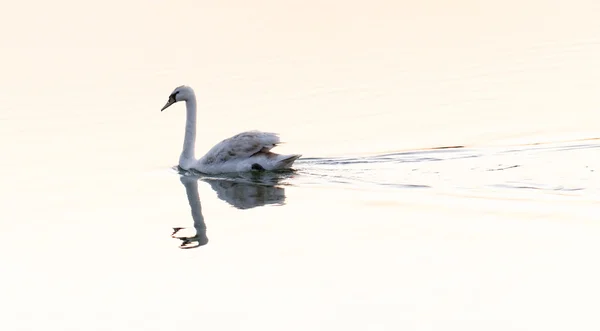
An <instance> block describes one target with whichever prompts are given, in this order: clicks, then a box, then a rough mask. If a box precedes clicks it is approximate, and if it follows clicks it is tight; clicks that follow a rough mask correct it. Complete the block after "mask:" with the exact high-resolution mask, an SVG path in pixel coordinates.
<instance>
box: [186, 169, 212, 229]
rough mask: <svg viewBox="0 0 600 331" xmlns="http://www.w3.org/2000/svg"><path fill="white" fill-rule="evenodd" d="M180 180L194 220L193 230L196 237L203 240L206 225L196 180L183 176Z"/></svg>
mask: <svg viewBox="0 0 600 331" xmlns="http://www.w3.org/2000/svg"><path fill="white" fill-rule="evenodd" d="M180 180H181V183H183V185H184V186H185V193H186V195H187V198H188V203H189V204H190V209H191V212H192V219H193V220H194V228H195V229H196V232H197V233H196V236H198V237H203V238H205V237H206V223H204V216H203V215H202V205H201V204H200V195H199V194H198V179H196V178H189V177H185V176H183V177H181V178H180ZM207 240H208V239H207Z"/></svg>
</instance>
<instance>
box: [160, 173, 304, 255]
mask: <svg viewBox="0 0 600 331" xmlns="http://www.w3.org/2000/svg"><path fill="white" fill-rule="evenodd" d="M178 172H179V174H180V178H179V180H180V181H181V183H182V184H183V186H184V187H185V192H186V195H187V199H188V203H189V205H190V209H191V214H192V219H193V221H194V229H195V231H196V234H195V235H194V236H189V237H188V236H178V235H177V233H178V232H179V231H181V230H183V229H185V228H184V227H176V228H173V233H172V234H171V237H173V238H176V239H179V240H181V241H182V242H181V245H180V246H179V248H182V249H190V248H197V247H200V246H204V245H206V244H207V243H208V237H207V234H206V223H205V222H204V216H203V215H202V205H201V203H200V195H199V193H198V181H199V180H202V181H204V182H206V183H208V184H209V185H210V186H211V188H212V189H213V190H214V191H215V192H216V193H217V197H218V198H219V199H221V200H223V201H225V202H227V203H228V204H230V205H231V206H233V207H235V208H237V209H250V208H255V207H260V206H265V205H283V204H284V202H285V189H284V188H283V187H282V185H285V183H284V181H285V180H286V179H288V178H290V177H291V176H292V175H293V172H290V171H287V172H249V173H243V174H236V175H232V176H218V177H217V176H205V175H200V174H198V173H191V172H187V171H181V170H180V169H178Z"/></svg>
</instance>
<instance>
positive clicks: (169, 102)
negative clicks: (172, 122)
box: [160, 99, 175, 111]
mask: <svg viewBox="0 0 600 331" xmlns="http://www.w3.org/2000/svg"><path fill="white" fill-rule="evenodd" d="M174 103H175V99H173V100H171V99H169V101H167V103H166V104H165V106H164V107H162V109H161V110H160V111H163V110H165V109H167V108H169V106H171V105H172V104H174Z"/></svg>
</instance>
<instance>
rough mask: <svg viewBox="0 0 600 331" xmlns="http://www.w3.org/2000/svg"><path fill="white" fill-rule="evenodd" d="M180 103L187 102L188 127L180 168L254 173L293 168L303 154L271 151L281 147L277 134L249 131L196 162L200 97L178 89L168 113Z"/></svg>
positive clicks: (170, 102) (226, 142)
mask: <svg viewBox="0 0 600 331" xmlns="http://www.w3.org/2000/svg"><path fill="white" fill-rule="evenodd" d="M177 101H185V102H186V110H187V112H186V113H187V116H186V124H185V138H184V142H183V151H182V152H181V156H180V157H179V167H181V168H182V169H184V170H196V171H199V172H202V173H206V174H219V173H231V172H246V171H251V170H279V169H289V168H290V167H291V166H292V164H293V163H294V161H296V160H297V159H298V158H299V157H300V156H301V155H298V154H290V155H280V154H276V153H273V152H271V149H272V148H273V147H275V146H276V145H277V144H279V142H280V141H279V136H278V135H277V134H275V133H270V132H260V131H247V132H242V133H239V134H237V135H235V136H233V137H230V138H227V139H225V140H223V141H221V142H220V143H218V144H216V145H215V146H214V147H213V148H211V149H210V150H209V151H208V153H206V155H204V156H203V157H201V158H200V159H196V156H195V151H194V149H195V145H196V112H197V110H196V95H195V93H194V90H193V89H192V88H191V87H188V86H180V87H178V88H176V89H175V90H174V91H173V93H171V95H170V96H169V101H168V102H167V104H166V105H165V106H164V107H163V108H162V109H161V111H162V110H164V109H166V108H167V107H169V106H171V105H172V104H174V103H175V102H177Z"/></svg>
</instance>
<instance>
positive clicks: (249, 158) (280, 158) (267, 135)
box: [197, 131, 300, 173]
mask: <svg viewBox="0 0 600 331" xmlns="http://www.w3.org/2000/svg"><path fill="white" fill-rule="evenodd" d="M279 143H280V140H279V135H278V134H276V133H271V132H261V131H246V132H242V133H239V134H237V135H235V136H233V137H230V138H227V139H225V140H223V141H221V142H219V143H218V144H216V145H215V146H214V147H213V148H211V149H210V150H209V151H208V153H206V155H204V156H203V157H202V158H201V159H200V160H198V166H197V168H198V169H197V170H199V171H201V172H205V173H216V172H238V171H249V170H251V169H253V168H252V165H254V164H258V165H260V166H261V167H262V168H264V169H266V170H275V169H283V168H289V167H291V165H292V164H293V162H294V161H295V160H296V159H298V158H299V157H300V155H280V154H276V153H273V152H271V149H272V148H273V147H275V146H277V144H279ZM255 168H256V167H255Z"/></svg>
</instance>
